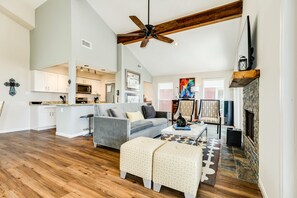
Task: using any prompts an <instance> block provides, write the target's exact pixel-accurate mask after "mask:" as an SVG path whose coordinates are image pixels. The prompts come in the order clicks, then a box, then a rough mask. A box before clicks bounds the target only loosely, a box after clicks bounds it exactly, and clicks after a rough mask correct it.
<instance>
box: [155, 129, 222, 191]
mask: <svg viewBox="0 0 297 198" xmlns="http://www.w3.org/2000/svg"><path fill="white" fill-rule="evenodd" d="M161 140H167V141H175V142H179V143H182V144H189V145H193V146H195V145H196V141H195V140H194V139H192V138H191V137H187V136H181V135H172V134H162V135H161ZM197 143H198V145H199V146H201V148H202V150H203V159H202V161H203V165H202V175H201V182H202V183H204V184H208V185H211V186H214V185H215V183H216V176H217V171H218V165H219V160H220V148H221V142H220V140H218V139H215V138H209V139H208V140H207V143H206V142H203V141H202V142H199V141H198V142H197Z"/></svg>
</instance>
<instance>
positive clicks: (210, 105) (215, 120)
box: [198, 99, 221, 139]
mask: <svg viewBox="0 0 297 198" xmlns="http://www.w3.org/2000/svg"><path fill="white" fill-rule="evenodd" d="M198 118H199V121H203V122H204V123H206V124H213V125H217V134H219V139H221V115H220V100H206V99H201V100H200V106H199V117H198Z"/></svg>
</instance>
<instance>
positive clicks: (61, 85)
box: [58, 74, 68, 93]
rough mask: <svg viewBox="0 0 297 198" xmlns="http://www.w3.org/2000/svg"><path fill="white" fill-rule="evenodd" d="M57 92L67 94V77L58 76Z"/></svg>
mask: <svg viewBox="0 0 297 198" xmlns="http://www.w3.org/2000/svg"><path fill="white" fill-rule="evenodd" d="M58 92H59V93H68V76H65V75H60V74H58Z"/></svg>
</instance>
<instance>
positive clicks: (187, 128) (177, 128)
mask: <svg viewBox="0 0 297 198" xmlns="http://www.w3.org/2000/svg"><path fill="white" fill-rule="evenodd" d="M173 128H174V129H175V130H185V131H191V127H190V126H188V125H187V126H185V127H179V126H177V125H176V124H174V125H173Z"/></svg>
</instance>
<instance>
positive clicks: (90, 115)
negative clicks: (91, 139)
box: [80, 114, 94, 136]
mask: <svg viewBox="0 0 297 198" xmlns="http://www.w3.org/2000/svg"><path fill="white" fill-rule="evenodd" d="M80 118H87V119H89V128H88V129H89V133H88V134H87V135H86V136H92V135H93V134H92V119H93V118H94V114H88V115H85V116H80Z"/></svg>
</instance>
